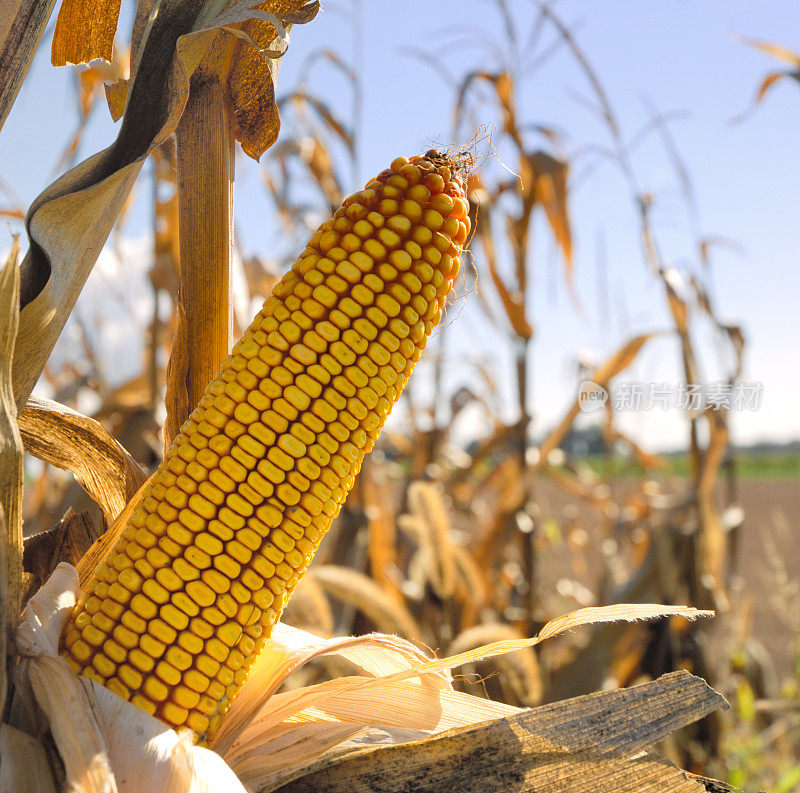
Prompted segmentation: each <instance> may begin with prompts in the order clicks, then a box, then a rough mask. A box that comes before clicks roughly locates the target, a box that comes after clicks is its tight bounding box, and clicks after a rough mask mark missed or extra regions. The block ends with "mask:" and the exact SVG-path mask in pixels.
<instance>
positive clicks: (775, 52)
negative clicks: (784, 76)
mask: <svg viewBox="0 0 800 793" xmlns="http://www.w3.org/2000/svg"><path fill="white" fill-rule="evenodd" d="M735 38H737V39H738V40H739V41H741V42H742V44H746V45H747V46H748V47H752V48H753V49H755V50H759V51H760V52H763V53H764V54H766V55H769V56H771V57H772V58H775V59H776V60H779V61H783V62H784V63H788V64H789V65H790V66H798V67H800V55H798V54H797V53H796V52H794V51H793V50H790V49H789V48H788V47H785V46H784V45H783V44H775V43H773V42H770V41H759V40H758V39H750V38H747V37H745V36H736V37H735Z"/></svg>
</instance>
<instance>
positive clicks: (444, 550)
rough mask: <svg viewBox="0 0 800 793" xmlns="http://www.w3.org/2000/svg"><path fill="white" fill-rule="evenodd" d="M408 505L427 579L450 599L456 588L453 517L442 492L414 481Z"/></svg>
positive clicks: (438, 592) (410, 488) (440, 595)
mask: <svg viewBox="0 0 800 793" xmlns="http://www.w3.org/2000/svg"><path fill="white" fill-rule="evenodd" d="M408 503H409V506H410V507H411V510H412V514H413V517H414V523H415V525H416V526H417V528H418V531H417V540H418V542H419V543H420V547H421V550H422V553H423V557H422V559H423V561H424V564H425V569H426V572H427V576H426V577H427V580H428V582H429V583H430V585H431V587H432V588H433V591H434V592H436V594H437V595H438V596H439V597H440V598H443V599H444V598H449V597H450V596H451V595H452V594H453V589H454V588H455V576H456V568H455V559H454V558H453V553H452V550H451V549H452V543H451V541H450V517H449V515H448V514H447V509H446V508H445V505H444V499H443V497H442V493H441V492H440V491H439V489H438V488H437V487H436V486H435V485H433V484H431V483H430V482H412V483H411V485H410V486H409V488H408Z"/></svg>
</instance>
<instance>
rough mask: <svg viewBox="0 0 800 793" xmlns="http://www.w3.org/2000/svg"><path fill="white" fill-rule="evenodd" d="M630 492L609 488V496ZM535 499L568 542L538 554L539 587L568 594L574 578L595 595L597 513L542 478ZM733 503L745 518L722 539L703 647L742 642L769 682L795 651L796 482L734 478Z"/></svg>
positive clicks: (799, 492) (788, 668) (722, 649)
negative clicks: (717, 601)
mask: <svg viewBox="0 0 800 793" xmlns="http://www.w3.org/2000/svg"><path fill="white" fill-rule="evenodd" d="M630 489H631V488H630V487H626V485H625V483H618V484H617V485H615V487H614V491H615V493H614V497H615V500H617V501H618V503H619V502H620V501H621V499H620V496H622V495H623V494H624V493H625V492H626V491H628V492H629V491H630ZM722 495H723V494H722V493H720V496H721V498H722ZM536 500H537V502H538V504H539V508H540V510H541V519H542V521H543V524H546V522H547V521H548V519H549V520H550V521H551V522H552V523H553V524H558V526H559V530H560V532H561V534H562V535H563V536H565V537H566V538H567V539H568V541H567V543H566V547H567V551H566V553H564V551H563V547H564V546H561V547H562V550H561V552H556V553H549V552H548V551H546V550H545V551H544V553H543V554H542V555H541V556H540V561H541V562H542V563H541V564H540V567H539V576H540V579H539V586H540V587H541V591H543V592H546V593H555V592H559V591H561V592H565V591H566V592H567V594H568V595H569V594H571V593H570V592H569V588H570V585H569V584H568V583H566V582H569V581H574V582H576V583H577V584H582V585H583V586H585V587H586V588H587V590H588V592H590V593H591V592H597V591H598V589H597V587H598V583H599V571H600V570H601V569H602V567H603V565H602V564H601V563H600V557H601V554H603V552H604V551H603V544H602V540H601V539H599V538H598V533H599V532H598V528H599V527H598V520H597V513H596V512H595V511H594V510H593V509H591V508H588V507H586V506H584V505H582V504H581V503H580V501H579V500H578V499H574V498H573V499H570V498H569V496H567V495H565V494H564V493H563V491H561V490H560V488H558V487H555V486H553V485H552V484H551V483H547V482H544V483H542V485H541V486H538V487H537V492H536ZM736 502H737V503H738V504H739V505H740V506H741V507H742V508H743V509H744V513H745V520H744V524H743V525H742V526H741V528H740V529H739V530H738V531H736V532H735V533H734V534H733V535H732V536H731V537H730V539H731V542H732V556H731V561H732V569H731V572H732V576H731V583H732V587H731V593H730V598H731V610H730V612H729V613H728V614H727V615H725V614H720V615H719V616H718V617H717V618H716V619H715V621H714V623H713V624H712V625H711V626H710V628H709V631H708V636H709V644H708V652H709V653H711V655H712V656H714V655H716V654H718V653H730V652H731V650H732V648H733V647H734V646H735V645H737V644H738V645H740V646H741V644H745V645H747V647H748V649H749V650H751V651H752V653H753V654H754V655H755V656H757V657H758V658H759V661H760V663H761V665H762V667H764V671H765V673H766V674H767V675H768V676H769V677H770V678H771V681H772V682H773V683H774V684H775V685H776V686H777V685H780V683H781V681H782V680H784V679H786V677H789V676H793V675H794V674H795V673H796V672H795V658H796V656H797V654H798V653H800V646H798V642H800V480H781V481H765V480H758V479H750V480H745V481H742V482H739V483H738V490H737V499H736ZM622 572H623V575H624V573H625V571H624V570H623V571H622ZM568 599H569V598H567V600H568ZM564 605H565V606H566V605H571V607H574V606H575V603H574V602H573V604H568V603H567V602H566V600H565V603H564ZM740 640H743V641H740ZM762 648H763V649H762ZM720 660H721V659H720ZM712 661H713V659H712Z"/></svg>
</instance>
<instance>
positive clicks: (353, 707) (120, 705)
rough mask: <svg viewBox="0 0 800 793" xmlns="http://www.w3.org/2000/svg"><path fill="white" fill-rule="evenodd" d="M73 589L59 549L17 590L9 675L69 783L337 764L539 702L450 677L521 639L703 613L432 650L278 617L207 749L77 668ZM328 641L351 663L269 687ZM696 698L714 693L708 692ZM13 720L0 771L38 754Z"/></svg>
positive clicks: (256, 775)
mask: <svg viewBox="0 0 800 793" xmlns="http://www.w3.org/2000/svg"><path fill="white" fill-rule="evenodd" d="M78 595H79V585H78V574H77V571H76V570H75V568H74V567H72V566H71V565H69V564H66V563H64V562H62V563H61V564H59V565H58V567H57V568H56V570H55V571H54V572H53V574H52V575H51V576H50V578H49V579H48V580H47V582H46V583H45V584H44V585H43V586H42V588H41V589H40V590H39V592H38V593H37V594H36V595H34V597H33V598H31V600H30V601H29V602H28V605H27V606H26V608H25V611H24V613H23V619H22V623H21V625H20V628H19V630H18V634H17V647H18V651H19V654H20V657H21V661H20V670H19V671H20V673H21V674H20V678H21V679H22V680H25V679H27V681H28V682H29V683H30V687H31V689H32V691H33V694H34V696H35V699H36V703H37V704H38V707H39V708H41V711H42V713H43V714H44V717H45V718H46V720H47V722H48V723H49V728H50V731H51V733H52V735H53V738H54V741H55V744H56V746H57V748H58V750H59V753H60V755H61V757H62V760H63V762H64V772H65V776H66V789H68V790H70V791H75V793H100V791H102V792H103V793H111V792H112V791H118V793H126V791H129V792H130V793H134V791H148V793H161V792H162V791H163V793H167V791H169V793H182V792H183V791H186V793H189V791H192V793H194V792H195V791H208V792H209V793H211V791H226V793H227V792H228V791H232V792H233V793H235V792H236V791H245V790H247V789H249V790H258V791H269V790H274V789H276V788H278V787H280V786H281V785H283V784H286V783H287V782H289V781H291V780H296V779H298V778H301V777H303V776H304V775H306V774H307V773H308V772H309V771H312V770H314V771H319V770H320V769H323V768H328V767H337V766H336V765H335V764H336V763H338V762H339V761H340V760H341V759H342V758H344V757H349V756H351V755H352V754H353V752H356V754H358V751H357V750H359V749H362V750H363V747H365V746H370V747H372V749H375V748H376V747H388V746H393V745H398V744H402V745H405V744H408V743H409V742H412V744H413V742H416V741H425V742H427V741H431V740H434V739H435V738H436V737H437V736H444V737H446V736H451V735H457V736H459V740H462V738H463V735H462V731H464V730H470V729H475V725H486V726H488V728H489V729H491V730H496V729H498V728H499V727H501V726H502V725H506V724H507V722H508V719H516V718H521V717H523V716H525V714H528V713H531V714H533V713H536V712H537V711H529V710H525V709H520V708H515V707H512V706H510V705H505V704H502V703H499V702H492V701H491V700H486V699H482V698H479V697H474V696H472V695H470V694H464V693H461V692H458V691H455V690H453V686H452V678H451V675H450V670H451V669H452V668H453V667H456V666H458V665H461V664H464V663H468V662H472V661H476V660H479V659H486V658H491V657H495V656H497V655H501V654H504V653H508V652H514V651H517V650H520V649H523V648H528V647H531V646H533V645H535V644H537V643H539V642H540V641H542V640H544V639H545V638H548V637H551V636H555V635H556V634H558V633H562V632H564V631H567V630H570V629H572V628H576V627H579V626H581V625H585V624H588V623H591V622H607V621H612V620H621V619H622V620H633V619H647V618H652V617H657V616H664V615H670V614H679V615H682V616H685V617H690V618H691V617H696V616H700V615H703V614H707V613H708V612H699V611H696V610H695V609H691V608H686V607H682V606H677V607H669V606H657V605H646V604H645V605H641V604H640V605H617V606H609V607H604V608H591V609H581V610H580V611H576V612H573V613H572V614H569V615H566V616H565V617H561V618H558V619H556V620H553V621H552V622H550V623H548V624H547V625H546V626H545V627H544V628H543V630H542V631H541V632H540V633H539V634H538V635H537V636H535V637H533V638H530V639H512V640H506V641H498V642H493V643H491V644H488V645H484V646H481V647H477V648H473V649H470V650H468V651H466V652H462V653H459V654H458V655H455V656H451V657H448V658H441V659H436V658H431V657H430V656H429V655H428V654H426V653H424V652H422V651H421V650H420V649H418V648H417V647H415V646H414V645H413V644H411V643H410V642H408V641H406V640H404V639H400V638H399V637H396V636H388V635H383V634H369V635H366V636H359V637H336V638H332V639H323V638H321V637H318V636H315V635H313V634H311V633H308V632H306V631H302V630H298V629H296V628H292V627H290V626H288V625H283V624H279V625H278V626H277V627H276V629H275V631H274V634H273V636H272V638H271V640H270V642H269V643H268V646H267V647H266V649H265V650H264V652H263V654H262V655H261V656H260V657H259V659H258V662H257V663H256V665H255V666H254V668H253V671H252V673H251V675H250V677H249V679H248V681H247V683H246V684H245V685H244V686H243V688H242V690H241V693H240V695H239V696H238V697H237V699H236V700H234V703H233V706H232V707H231V710H230V711H229V712H228V714H227V715H226V718H225V720H224V721H223V724H222V726H221V728H220V730H219V732H218V733H217V736H216V738H215V743H214V745H213V747H212V748H211V749H206V748H202V747H198V746H194V745H193V743H192V737H193V736H192V734H191V733H190V732H189V731H188V730H187V731H182V732H180V733H178V732H175V731H174V730H171V729H168V728H167V727H166V726H165V725H164V724H163V723H162V722H161V721H159V720H158V719H156V718H154V717H152V716H150V715H149V714H147V713H145V712H144V711H142V710H140V709H139V708H137V707H135V706H133V705H131V704H130V703H128V702H126V701H124V700H122V699H120V698H119V697H117V696H116V695H115V694H113V693H111V692H110V691H108V690H107V689H105V688H104V687H102V686H99V685H97V684H96V683H94V682H93V681H90V680H88V679H86V678H83V677H77V676H76V675H75V674H74V673H73V672H72V671H71V670H70V669H69V667H68V666H67V664H66V662H65V661H64V660H63V659H62V658H60V657H59V655H58V645H59V640H60V636H61V632H62V630H63V628H64V625H65V623H66V620H67V617H68V615H69V613H70V610H71V609H72V607H73V606H74V604H75V602H76V600H77V597H78ZM328 655H335V656H339V657H341V658H343V659H345V660H347V661H349V662H350V663H351V664H353V665H354V666H355V667H356V671H357V673H356V674H353V675H347V676H343V677H338V678H335V679H333V680H329V681H326V682H323V683H320V684H317V685H313V686H306V687H301V688H297V689H293V690H287V691H279V688H280V687H281V686H282V684H283V683H284V682H285V681H286V680H287V678H288V677H289V676H290V675H291V674H292V673H293V672H294V671H296V670H298V669H299V668H301V667H302V666H303V665H304V664H307V663H308V662H309V661H311V660H313V659H315V658H319V657H322V656H328ZM687 677H691V676H687ZM692 679H693V680H697V679H696V678H692ZM703 685H704V684H703ZM705 688H706V689H707V687H705ZM708 691H710V689H708ZM705 700H708V702H711V701H712V700H711V699H709V697H708V696H707V695H705ZM705 700H704V701H705ZM399 703H401V705H400V704H399ZM716 706H718V704H717V705H716ZM704 707H705V706H704ZM709 707H710V705H709ZM540 710H541V709H540ZM704 712H705V711H704ZM695 717H696V716H695ZM32 721H33V719H32ZM492 725H494V726H492ZM10 729H11V728H8V729H4V732H3V733H2V741H3V746H4V747H6V749H7V752H8V753H10V754H13V755H14V757H15V758H16V760H17V762H11V763H10V765H6V764H5V760H4V764H3V766H2V768H3V771H2V772H0V773H3V774H4V775H5V777H6V778H7V777H8V776H9V775H10V774H11V773H17V774H19V773H23V771H22V769H23V768H24V765H23V764H22V763H21V762H19V757H21V756H22V755H23V753H28V755H29V756H33V755H31V754H30V753H31V752H32V753H33V754H36V753H37V752H38V753H39V754H41V747H38V745H36V744H35V743H31V741H32V739H30V740H29V739H28V738H26V737H21V736H22V735H23V734H22V733H19V734H17V732H16V731H14V732H8V730H10ZM481 729H484V727H481ZM444 745H448V744H447V743H446V742H445V744H444ZM423 754H424V753H423ZM332 764H333V766H332ZM3 789H4V788H3ZM8 789H15V788H14V787H13V786H12V787H10V788H8ZM18 789H19V790H24V789H25V788H23V787H19V788H18ZM41 789H42V790H47V789H48V788H47V787H46V786H43V787H42V788H41Z"/></svg>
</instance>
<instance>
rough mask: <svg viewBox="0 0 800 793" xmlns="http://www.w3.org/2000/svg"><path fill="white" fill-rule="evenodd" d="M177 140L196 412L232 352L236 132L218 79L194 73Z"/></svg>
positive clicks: (191, 394)
mask: <svg viewBox="0 0 800 793" xmlns="http://www.w3.org/2000/svg"><path fill="white" fill-rule="evenodd" d="M176 137H177V144H178V145H177V170H178V211H179V223H178V228H179V234H180V280H179V283H180V287H179V290H180V291H179V299H180V301H181V303H182V304H183V308H184V310H185V312H186V319H187V328H188V330H187V332H188V362H187V363H188V367H187V372H186V390H187V396H188V404H189V406H190V409H191V408H193V407H194V406H195V405H196V404H197V403H198V402H199V401H200V397H201V396H202V394H203V391H204V389H205V387H206V386H207V385H208V383H209V381H210V380H211V379H212V377H213V376H214V375H215V374H216V373H217V371H218V369H219V366H220V364H221V363H222V361H223V359H224V358H225V357H226V356H227V354H228V352H229V349H230V340H231V333H232V330H233V314H232V310H231V301H230V284H231V266H232V262H233V177H234V148H233V144H234V137H233V133H232V125H231V118H230V108H229V106H228V102H227V98H226V92H225V88H224V86H223V85H222V84H221V83H220V82H219V80H218V79H216V78H214V77H213V76H210V75H204V74H197V75H195V76H194V77H193V78H192V82H191V89H190V93H189V101H188V102H187V104H186V109H185V111H184V113H183V117H182V118H181V121H180V123H179V124H178V129H177V132H176ZM178 423H179V424H180V423H181V422H178Z"/></svg>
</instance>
